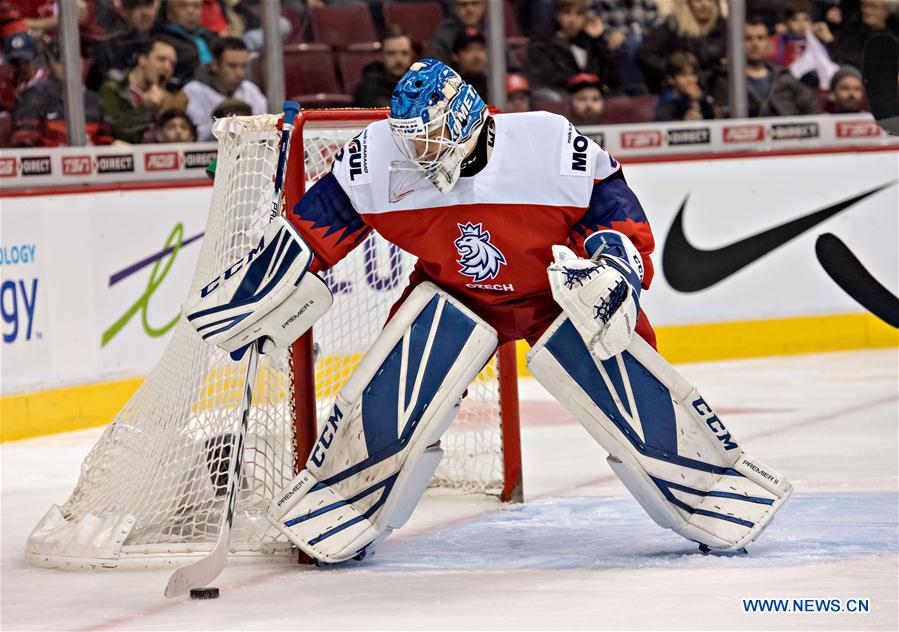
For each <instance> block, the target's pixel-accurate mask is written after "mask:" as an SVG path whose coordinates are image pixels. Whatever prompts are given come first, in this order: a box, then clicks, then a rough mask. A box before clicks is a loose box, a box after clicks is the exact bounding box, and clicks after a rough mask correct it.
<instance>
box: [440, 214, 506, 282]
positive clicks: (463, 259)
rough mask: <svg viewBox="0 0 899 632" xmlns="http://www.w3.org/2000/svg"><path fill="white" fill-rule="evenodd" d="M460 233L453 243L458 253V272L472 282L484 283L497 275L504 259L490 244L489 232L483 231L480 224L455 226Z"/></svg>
mask: <svg viewBox="0 0 899 632" xmlns="http://www.w3.org/2000/svg"><path fill="white" fill-rule="evenodd" d="M456 225H457V226H458V227H459V231H460V232H461V233H462V235H461V236H460V237H458V238H457V239H456V241H454V242H453V243H454V244H455V245H456V250H457V251H459V259H457V260H456V263H458V264H459V265H460V266H462V267H461V268H459V272H461V273H462V274H464V275H466V276H470V277H471V278H472V280H474V281H486V280H487V279H493V278H495V277H496V275H497V274H499V267H500V265H502V264H504V263H506V258H505V257H504V256H503V253H502V252H500V250H499V248H497V247H496V246H494V245H493V244H491V243H490V231H489V230H483V228H482V227H481V224H472V223H471V222H466V223H465V224H456Z"/></svg>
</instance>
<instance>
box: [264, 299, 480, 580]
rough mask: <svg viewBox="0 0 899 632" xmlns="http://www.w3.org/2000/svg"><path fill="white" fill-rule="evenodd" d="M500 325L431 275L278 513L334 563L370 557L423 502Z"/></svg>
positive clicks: (306, 545) (347, 393)
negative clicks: (446, 437)
mask: <svg viewBox="0 0 899 632" xmlns="http://www.w3.org/2000/svg"><path fill="white" fill-rule="evenodd" d="M496 344H497V336H496V331H495V330H494V329H493V328H492V327H490V326H489V325H488V324H486V323H485V322H484V321H482V320H481V319H480V318H478V317H477V316H476V315H475V314H474V313H473V312H472V311H471V310H469V309H468V308H467V307H465V306H464V305H462V304H461V303H459V302H458V301H456V300H455V299H454V298H452V297H451V296H449V295H448V294H446V293H444V292H442V291H440V290H438V289H437V287H436V286H434V285H433V284H431V283H422V284H421V285H419V286H418V287H416V288H415V289H414V290H413V291H412V293H411V294H410V295H409V297H408V298H407V299H406V300H405V301H404V302H403V304H402V305H401V307H400V308H399V309H398V310H397V312H396V314H395V315H394V316H393V318H392V319H391V320H390V322H389V323H388V324H387V326H386V327H385V328H384V330H383V331H382V332H381V334H380V335H379V336H378V338H377V339H376V340H375V342H374V344H373V345H372V347H371V349H370V350H369V352H368V353H367V354H366V356H365V358H364V359H363V360H362V362H361V363H360V364H359V367H358V368H357V369H356V371H355V372H354V373H353V375H352V376H351V377H350V379H349V380H348V381H347V383H346V384H345V385H344V387H343V388H342V389H341V390H340V393H339V394H338V396H337V400H336V402H335V404H334V408H333V410H332V412H331V416H330V417H329V418H328V421H327V422H326V423H325V425H324V429H323V430H322V434H321V436H320V437H319V439H318V442H317V443H316V444H315V446H314V447H313V450H312V453H311V454H310V456H309V459H308V461H307V462H306V466H305V469H304V470H303V471H302V472H300V474H299V475H298V476H297V477H296V478H294V479H293V481H291V483H290V484H289V485H288V486H287V487H286V488H285V489H284V490H282V491H281V493H279V494H278V495H277V496H276V497H275V499H274V500H273V501H272V503H271V504H270V505H269V508H268V514H267V517H268V519H269V521H270V522H271V523H272V524H273V525H274V526H275V527H277V528H278V529H279V530H280V531H281V532H283V533H284V534H285V535H286V536H287V537H288V538H289V539H290V540H291V542H293V543H294V544H296V546H298V547H299V548H300V549H301V550H302V551H304V552H305V553H307V554H308V555H310V556H312V557H313V558H315V559H317V560H319V561H321V562H327V563H334V562H341V561H344V560H348V559H350V558H353V557H360V558H361V557H364V556H365V555H366V553H368V552H370V551H371V550H372V549H373V547H374V545H375V544H376V543H377V542H378V541H380V540H381V539H383V538H384V537H386V536H387V535H388V534H389V533H390V532H391V531H392V530H393V529H396V528H399V527H401V526H402V525H403V524H404V523H405V522H406V520H407V519H408V518H409V516H410V515H411V514H412V511H413V510H414V509H415V506H416V505H417V504H418V501H419V500H420V498H421V496H422V494H423V493H424V490H425V488H426V487H427V484H428V481H429V480H430V479H431V477H432V476H433V475H434V471H435V470H436V469H437V465H438V463H439V462H440V459H441V457H442V456H443V451H442V450H441V449H440V448H439V445H438V442H439V439H440V437H441V436H442V435H443V433H444V431H445V430H446V428H447V426H448V425H449V423H450V421H452V419H453V417H454V416H455V415H456V412H457V411H458V409H459V404H460V402H461V398H462V393H463V392H464V391H465V389H466V388H467V387H468V385H469V384H470V383H471V382H472V381H473V380H474V378H475V377H476V376H477V374H478V372H479V371H480V370H481V369H482V368H483V367H484V365H485V364H486V363H487V361H488V360H489V359H490V357H491V356H492V355H493V352H494V350H495V349H496Z"/></svg>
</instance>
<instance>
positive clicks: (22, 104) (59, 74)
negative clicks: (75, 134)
mask: <svg viewBox="0 0 899 632" xmlns="http://www.w3.org/2000/svg"><path fill="white" fill-rule="evenodd" d="M44 57H45V60H46V65H47V68H48V69H49V70H50V75H49V76H48V77H46V78H44V79H41V80H40V81H38V82H36V83H35V84H34V85H32V86H31V87H29V88H27V89H26V90H25V91H23V92H22V93H21V94H19V96H18V98H17V99H16V106H15V110H14V112H13V134H12V145H13V146H15V147H58V146H60V145H65V144H66V142H67V138H68V134H67V132H66V118H65V117H66V113H65V104H64V99H63V91H62V78H63V68H62V61H61V60H60V51H59V44H58V43H57V42H50V43H48V44H46V45H45V46H44ZM84 117H85V126H86V131H87V135H88V139H89V140H90V141H91V142H92V143H93V144H95V145H108V144H109V143H111V142H112V136H111V135H110V134H109V126H108V125H107V124H106V122H105V120H104V119H103V114H102V112H101V111H100V106H99V104H98V102H97V95H96V93H94V92H92V91H91V90H88V89H86V88H85V90H84Z"/></svg>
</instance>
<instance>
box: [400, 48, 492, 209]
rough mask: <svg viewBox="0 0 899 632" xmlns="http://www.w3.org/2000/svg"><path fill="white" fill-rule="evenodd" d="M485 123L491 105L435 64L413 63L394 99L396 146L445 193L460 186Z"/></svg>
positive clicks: (456, 75)
mask: <svg viewBox="0 0 899 632" xmlns="http://www.w3.org/2000/svg"><path fill="white" fill-rule="evenodd" d="M486 120H487V106H486V105H484V101H483V100H482V99H481V97H480V96H479V95H478V93H477V91H476V90H475V89H474V87H472V86H471V85H470V84H467V83H465V82H464V81H463V80H462V77H460V76H459V73H457V72H456V71H455V70H453V69H452V68H450V67H449V66H447V65H446V64H444V63H442V62H439V61H437V60H436V59H422V60H419V61H417V62H415V63H414V64H412V66H411V67H410V68H409V70H407V71H406V74H405V75H403V77H402V79H400V80H399V83H397V86H396V88H395V89H394V91H393V96H392V98H391V100H390V117H389V122H390V130H391V132H392V134H393V138H394V141H395V142H396V144H397V146H398V147H399V149H400V151H401V152H402V153H403V155H404V156H405V157H406V158H407V159H408V160H409V161H410V162H411V163H412V164H413V165H415V167H417V168H418V169H419V170H420V171H421V172H422V173H423V174H424V176H425V177H426V178H427V179H428V180H429V181H431V182H432V183H433V184H434V186H436V187H437V189H438V190H440V191H441V192H442V193H446V192H448V191H450V190H451V189H452V188H453V187H454V186H455V184H456V181H457V180H458V179H459V172H460V168H461V164H462V160H463V159H464V158H465V157H466V156H467V155H468V154H469V153H471V151H472V149H474V146H475V145H476V144H477V140H478V135H479V134H480V131H481V127H482V126H483V125H484V122H485V121H486Z"/></svg>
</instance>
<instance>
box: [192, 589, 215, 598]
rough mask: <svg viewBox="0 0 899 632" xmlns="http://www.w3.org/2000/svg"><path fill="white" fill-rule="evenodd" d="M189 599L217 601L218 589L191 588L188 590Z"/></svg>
mask: <svg viewBox="0 0 899 632" xmlns="http://www.w3.org/2000/svg"><path fill="white" fill-rule="evenodd" d="M190 598H191V599H218V598H219V589H218V588H191V589H190Z"/></svg>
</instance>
